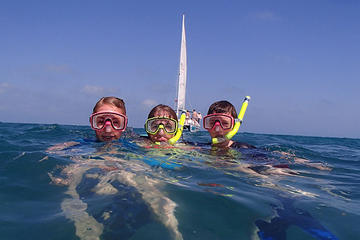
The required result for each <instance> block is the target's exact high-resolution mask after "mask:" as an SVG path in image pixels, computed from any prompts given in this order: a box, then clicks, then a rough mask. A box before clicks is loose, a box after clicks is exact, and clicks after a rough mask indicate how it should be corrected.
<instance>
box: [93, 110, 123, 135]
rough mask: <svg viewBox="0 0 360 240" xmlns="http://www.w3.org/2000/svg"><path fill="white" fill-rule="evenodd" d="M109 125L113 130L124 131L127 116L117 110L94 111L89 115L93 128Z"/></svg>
mask: <svg viewBox="0 0 360 240" xmlns="http://www.w3.org/2000/svg"><path fill="white" fill-rule="evenodd" d="M109 123H110V125H111V126H112V127H113V129H115V130H119V131H124V130H125V129H126V125H127V117H126V116H125V115H123V114H121V113H117V112H107V111H106V112H96V113H93V114H91V116H90V124H91V128H92V129H93V130H101V129H103V128H104V127H105V126H106V125H108V124H109Z"/></svg>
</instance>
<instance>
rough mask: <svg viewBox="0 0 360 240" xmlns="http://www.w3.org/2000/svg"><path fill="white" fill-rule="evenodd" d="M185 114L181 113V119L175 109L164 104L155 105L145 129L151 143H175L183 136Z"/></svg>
mask: <svg viewBox="0 0 360 240" xmlns="http://www.w3.org/2000/svg"><path fill="white" fill-rule="evenodd" d="M184 121H185V114H182V115H181V118H180V121H178V118H177V116H176V113H175V111H174V110H173V109H172V108H171V107H169V106H167V105H163V104H159V105H157V106H156V107H154V108H153V109H152V110H151V111H150V113H149V115H148V119H147V120H146V122H145V131H146V132H147V134H148V136H147V139H148V140H150V143H155V144H157V145H160V144H161V143H168V144H171V145H173V144H175V143H176V142H177V141H178V140H179V138H180V137H181V134H182V131H183V125H184Z"/></svg>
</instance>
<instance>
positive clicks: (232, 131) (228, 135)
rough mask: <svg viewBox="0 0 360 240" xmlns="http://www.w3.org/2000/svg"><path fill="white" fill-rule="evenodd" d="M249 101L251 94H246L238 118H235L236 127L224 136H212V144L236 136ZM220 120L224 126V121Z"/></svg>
mask: <svg viewBox="0 0 360 240" xmlns="http://www.w3.org/2000/svg"><path fill="white" fill-rule="evenodd" d="M249 101H250V96H246V97H245V99H244V101H243V104H242V106H241V109H240V113H239V115H238V118H237V119H235V124H233V125H234V128H233V129H232V130H231V131H230V132H228V133H227V134H226V135H225V136H224V137H219V138H212V139H211V142H212V144H218V143H222V142H225V141H226V140H230V139H231V138H232V137H233V136H235V134H236V133H237V132H238V131H239V128H240V125H241V123H242V121H243V118H244V115H245V112H246V108H247V106H248V104H249ZM218 122H219V123H220V125H221V126H223V123H222V122H221V121H220V120H219V121H218ZM215 124H216V123H215ZM204 128H205V118H204Z"/></svg>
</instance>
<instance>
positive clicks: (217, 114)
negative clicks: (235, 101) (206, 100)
mask: <svg viewBox="0 0 360 240" xmlns="http://www.w3.org/2000/svg"><path fill="white" fill-rule="evenodd" d="M235 119H237V113H236V109H235V107H234V106H233V105H232V104H231V103H230V102H228V101H224V100H223V101H217V102H215V103H213V104H211V106H210V107H209V110H208V113H207V115H206V116H205V117H204V118H203V126H204V128H205V129H206V130H207V131H208V132H209V134H210V136H211V138H212V139H213V141H212V146H214V147H218V148H255V146H252V145H250V144H248V143H242V142H235V141H233V140H231V137H227V136H228V135H229V133H230V132H231V131H233V129H234V127H235ZM235 133H236V132H235ZM214 139H219V140H220V141H217V142H214Z"/></svg>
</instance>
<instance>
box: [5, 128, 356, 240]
mask: <svg viewBox="0 0 360 240" xmlns="http://www.w3.org/2000/svg"><path fill="white" fill-rule="evenodd" d="M134 131H135V132H136V133H138V134H142V133H144V132H143V130H142V129H135V130H134ZM133 135H134V134H131V133H128V134H127V137H126V138H123V139H121V140H120V141H119V142H115V143H111V144H105V143H97V142H95V141H91V139H93V137H94V136H93V132H92V130H91V129H90V128H89V127H83V126H63V125H40V124H12V123H0V143H1V145H0V183H1V184H0V233H1V237H0V239H176V238H178V239H179V238H181V237H182V238H183V239H259V238H262V239H359V238H360V230H359V228H358V224H359V222H360V201H359V200H360V180H359V179H360V178H359V176H360V175H359V172H360V140H359V139H345V138H321V137H301V136H280V135H263V134H251V133H241V134H238V135H237V136H235V140H237V141H242V142H247V143H250V144H252V145H255V146H257V149H252V150H250V149H248V150H240V151H236V150H231V151H228V152H214V151H211V149H210V148H209V147H208V146H202V144H201V143H206V142H208V141H209V140H210V139H209V137H208V135H207V133H206V132H198V133H192V134H190V133H186V134H185V136H184V138H185V139H186V140H189V141H193V142H195V143H200V144H199V146H200V145H201V147H199V146H198V147H196V148H193V149H179V148H177V149H146V148H142V147H139V146H138V145H137V144H136V143H135V142H134V136H133ZM76 140H80V141H81V144H79V145H77V146H74V147H71V148H69V149H65V150H58V151H46V150H47V149H48V148H49V147H51V146H53V145H55V144H58V143H63V142H68V141H76ZM84 140H85V141H84ZM269 166H277V167H276V168H273V167H269ZM271 170H275V171H276V172H274V171H271Z"/></svg>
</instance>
